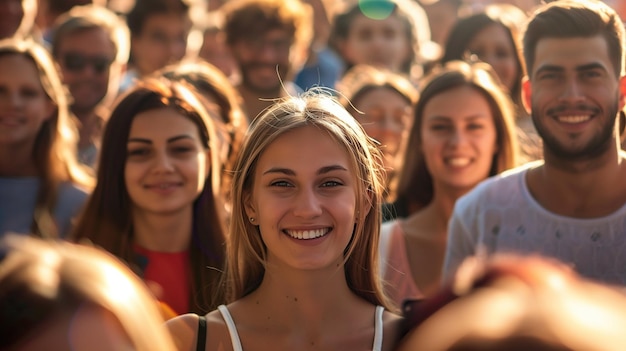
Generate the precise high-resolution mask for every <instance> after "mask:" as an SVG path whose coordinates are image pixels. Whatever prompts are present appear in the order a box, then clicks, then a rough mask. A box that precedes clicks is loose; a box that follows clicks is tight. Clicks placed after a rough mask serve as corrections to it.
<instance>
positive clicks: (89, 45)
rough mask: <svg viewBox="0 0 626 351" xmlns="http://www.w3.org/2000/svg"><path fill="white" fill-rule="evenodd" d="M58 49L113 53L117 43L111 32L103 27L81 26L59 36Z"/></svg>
mask: <svg viewBox="0 0 626 351" xmlns="http://www.w3.org/2000/svg"><path fill="white" fill-rule="evenodd" d="M57 46H58V51H59V52H61V51H67V50H72V51H78V52H88V53H113V52H114V51H115V44H114V43H113V41H112V40H111V38H110V36H109V33H108V32H107V31H106V30H105V29H104V28H102V27H90V28H80V29H75V30H72V31H71V32H67V33H65V35H63V36H62V37H59V38H58V43H57Z"/></svg>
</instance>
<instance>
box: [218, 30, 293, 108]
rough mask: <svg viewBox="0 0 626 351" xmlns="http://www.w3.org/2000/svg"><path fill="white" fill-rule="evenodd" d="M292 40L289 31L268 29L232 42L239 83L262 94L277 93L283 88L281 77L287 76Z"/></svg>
mask: <svg viewBox="0 0 626 351" xmlns="http://www.w3.org/2000/svg"><path fill="white" fill-rule="evenodd" d="M293 41H294V38H293V34H291V33H289V31H287V30H285V29H271V30H269V31H267V32H266V33H263V34H259V35H256V36H252V35H251V36H250V37H248V38H242V39H241V40H239V41H237V42H236V43H234V44H232V45H231V47H230V49H231V52H232V54H233V57H234V58H235V60H236V61H237V64H238V65H239V70H240V73H241V79H242V84H243V85H244V86H245V87H246V88H247V89H249V90H251V91H254V92H257V93H259V94H261V95H264V96H265V95H268V94H269V95H272V94H274V95H273V97H276V94H277V92H280V91H281V89H282V81H283V80H285V79H289V78H290V77H289V74H290V62H289V57H290V53H291V50H292V46H293Z"/></svg>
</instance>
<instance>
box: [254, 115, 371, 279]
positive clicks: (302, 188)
mask: <svg viewBox="0 0 626 351" xmlns="http://www.w3.org/2000/svg"><path fill="white" fill-rule="evenodd" d="M356 189H357V184H356V178H355V175H354V171H353V168H352V164H351V163H350V158H349V156H348V153H347V151H346V150H344V149H343V148H342V147H341V146H340V144H338V143H337V142H336V141H335V140H334V139H333V138H331V137H330V136H329V135H328V133H326V132H324V131H322V130H321V129H319V128H317V127H313V126H310V127H302V128H298V129H295V130H292V131H289V132H287V133H285V134H283V135H281V136H279V137H278V138H276V139H275V140H274V141H273V142H272V143H271V144H270V145H269V146H268V147H267V148H266V149H265V151H264V152H263V153H262V154H261V156H260V157H259V159H258V163H257V165H256V169H255V171H254V180H253V187H252V192H251V193H250V194H247V195H246V197H245V199H246V200H245V207H246V213H247V215H248V217H250V218H254V219H255V220H254V222H253V224H255V225H258V228H259V230H260V233H261V237H262V239H263V242H264V243H265V245H266V247H267V260H268V264H269V265H270V266H271V265H286V266H290V267H292V268H295V269H324V268H329V269H337V265H338V264H340V263H341V262H342V261H343V258H344V256H343V253H344V250H345V248H346V247H347V246H348V243H349V242H350V238H351V237H352V232H353V230H354V225H355V221H356V218H355V217H356V206H357V204H356ZM363 212H364V211H363Z"/></svg>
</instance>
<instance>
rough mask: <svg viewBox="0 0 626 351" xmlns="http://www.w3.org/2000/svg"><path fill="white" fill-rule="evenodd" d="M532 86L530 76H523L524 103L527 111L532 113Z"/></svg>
mask: <svg viewBox="0 0 626 351" xmlns="http://www.w3.org/2000/svg"><path fill="white" fill-rule="evenodd" d="M531 98H532V88H531V86H530V79H528V76H524V78H522V104H523V105H524V109H525V110H526V112H528V113H531V108H532V99H531Z"/></svg>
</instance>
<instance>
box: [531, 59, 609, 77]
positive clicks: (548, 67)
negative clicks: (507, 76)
mask: <svg viewBox="0 0 626 351" xmlns="http://www.w3.org/2000/svg"><path fill="white" fill-rule="evenodd" d="M593 69H601V70H603V71H606V70H607V69H606V67H605V66H604V65H602V64H600V63H598V62H592V63H587V64H584V65H579V66H576V68H575V70H576V71H578V72H582V71H589V70H593ZM563 71H565V68H563V67H562V66H557V65H544V66H541V67H539V69H537V71H536V72H535V74H539V73H541V72H563Z"/></svg>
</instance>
